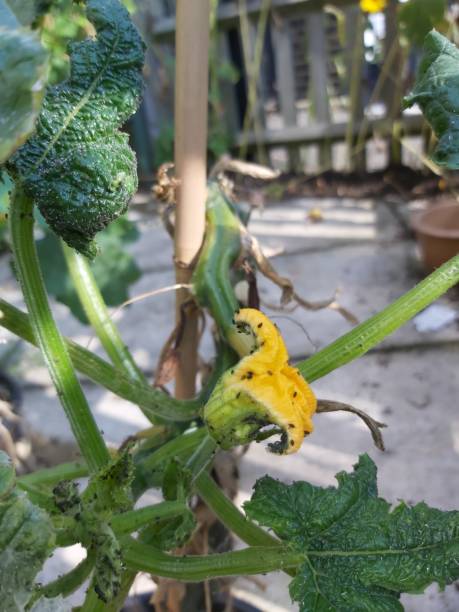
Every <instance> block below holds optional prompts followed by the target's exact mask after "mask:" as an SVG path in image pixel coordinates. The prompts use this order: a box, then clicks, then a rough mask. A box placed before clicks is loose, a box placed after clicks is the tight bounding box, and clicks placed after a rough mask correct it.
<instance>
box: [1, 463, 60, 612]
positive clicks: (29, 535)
mask: <svg viewBox="0 0 459 612" xmlns="http://www.w3.org/2000/svg"><path fill="white" fill-rule="evenodd" d="M14 478H15V476H14V468H13V466H12V464H11V461H10V460H9V457H8V456H7V455H6V454H5V453H3V452H2V451H0V601H1V604H0V607H1V609H2V610H8V612H22V611H23V610H24V607H25V605H26V603H27V602H28V600H29V599H30V596H31V594H32V587H33V583H34V580H35V576H36V575H37V573H38V572H39V571H40V569H41V568H42V565H43V563H44V562H45V561H46V559H47V558H48V556H49V553H50V552H51V550H52V548H53V546H54V537H55V536H54V530H53V527H52V525H51V520H50V518H49V516H48V515H47V514H46V512H44V511H43V510H41V509H40V508H38V507H37V506H34V505H33V504H32V503H31V502H30V500H29V499H28V497H27V495H26V494H25V493H23V492H22V491H18V490H16V489H15V488H13V483H14Z"/></svg>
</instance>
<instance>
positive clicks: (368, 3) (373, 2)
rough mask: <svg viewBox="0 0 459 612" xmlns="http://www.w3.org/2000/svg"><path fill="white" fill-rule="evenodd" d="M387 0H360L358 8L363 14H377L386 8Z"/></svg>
mask: <svg viewBox="0 0 459 612" xmlns="http://www.w3.org/2000/svg"><path fill="white" fill-rule="evenodd" d="M386 4H387V0H360V8H361V9H362V11H363V12H364V13H379V12H380V11H382V10H384V9H385V8H386Z"/></svg>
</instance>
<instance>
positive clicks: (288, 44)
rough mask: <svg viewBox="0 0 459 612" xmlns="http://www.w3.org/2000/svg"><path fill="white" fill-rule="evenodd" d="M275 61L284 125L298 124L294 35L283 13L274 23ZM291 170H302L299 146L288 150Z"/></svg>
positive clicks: (275, 18)
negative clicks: (292, 35)
mask: <svg viewBox="0 0 459 612" xmlns="http://www.w3.org/2000/svg"><path fill="white" fill-rule="evenodd" d="M271 31H272V35H273V43H274V44H273V48H274V61H275V65H276V84H277V93H278V96H279V106H280V111H281V115H282V118H283V121H284V126H285V127H288V126H293V125H296V121H297V115H296V104H295V97H296V96H295V70H294V65H293V49H292V37H291V32H290V28H289V22H288V21H287V19H286V18H285V16H282V15H278V14H277V15H275V17H274V19H273V23H272V30H271ZM288 153H289V166H290V169H291V170H295V171H299V170H300V155H299V150H298V147H296V146H294V145H293V146H291V147H289V150H288Z"/></svg>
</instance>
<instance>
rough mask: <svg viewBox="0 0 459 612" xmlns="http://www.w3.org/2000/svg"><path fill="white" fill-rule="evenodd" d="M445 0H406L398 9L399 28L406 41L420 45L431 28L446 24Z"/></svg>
mask: <svg viewBox="0 0 459 612" xmlns="http://www.w3.org/2000/svg"><path fill="white" fill-rule="evenodd" d="M446 5H447V2H446V0H408V2H405V3H404V4H401V5H400V7H399V9H398V18H399V23H400V28H401V31H402V32H403V34H404V35H405V36H406V38H407V39H408V41H409V42H410V43H411V44H413V45H417V46H421V45H422V42H423V40H424V37H425V36H426V34H427V33H428V32H429V31H430V30H431V29H432V28H436V29H439V28H442V27H443V26H447V25H448V24H447V22H446V20H445V13H446V8H447V6H446Z"/></svg>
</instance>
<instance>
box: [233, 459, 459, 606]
mask: <svg viewBox="0 0 459 612" xmlns="http://www.w3.org/2000/svg"><path fill="white" fill-rule="evenodd" d="M336 478H337V481H338V487H337V488H333V487H328V488H322V487H316V486H313V485H311V484H309V483H307V482H294V483H293V484H292V485H286V484H283V483H281V482H279V481H277V480H274V479H273V478H270V477H269V476H265V477H264V478H262V479H261V480H259V481H257V483H256V485H255V492H254V494H253V496H252V499H251V500H250V501H248V502H246V504H245V505H244V508H245V511H246V513H247V515H248V516H249V517H250V518H251V519H254V520H256V521H258V522H259V523H260V524H261V525H263V526H266V527H269V528H270V529H272V530H273V531H274V532H275V533H276V535H277V536H278V537H279V538H280V539H281V540H283V541H285V542H287V543H288V544H289V545H290V546H291V547H292V548H294V549H295V550H297V551H300V552H302V553H304V563H303V564H302V566H300V567H299V569H298V573H297V576H296V577H295V578H294V579H293V580H292V582H291V584H290V594H291V596H292V598H293V599H294V600H295V601H297V602H299V604H300V610H301V611H302V612H306V611H307V612H319V611H320V612H349V611H350V610H352V611H353V612H354V611H355V612H359V611H362V612H363V611H365V612H397V611H400V610H403V608H402V605H401V604H400V601H399V597H400V593H402V592H405V593H422V592H423V590H424V589H425V588H426V587H427V586H428V585H429V584H431V583H432V582H438V584H439V585H440V587H443V586H444V585H446V584H449V583H451V582H452V581H454V580H456V579H457V578H459V512H442V511H440V510H437V509H435V508H430V507H429V506H427V505H426V504H425V503H419V504H417V505H415V506H410V505H408V504H405V503H404V502H402V503H400V504H399V505H398V506H397V507H396V508H394V509H391V506H390V504H389V503H387V502H386V501H385V500H384V499H381V498H379V497H378V496H377V486H376V466H375V464H374V463H373V461H372V460H371V459H370V458H369V457H368V456H367V455H362V456H361V457H360V460H359V462H358V464H357V465H356V466H355V469H354V472H353V473H351V474H347V473H345V472H340V473H339V474H338V475H337V477H336Z"/></svg>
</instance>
